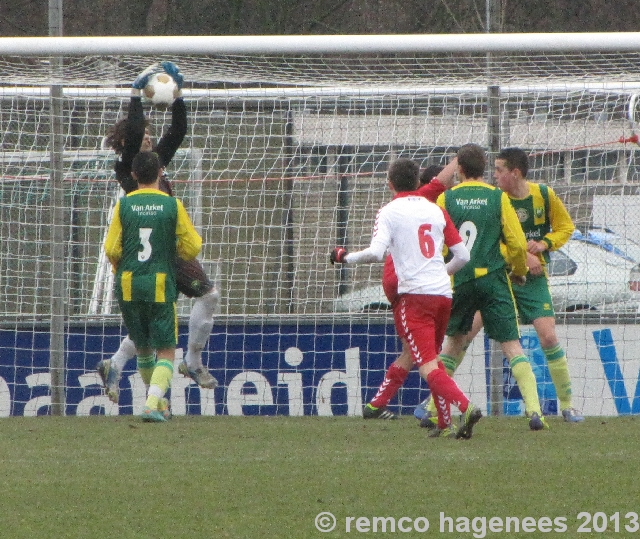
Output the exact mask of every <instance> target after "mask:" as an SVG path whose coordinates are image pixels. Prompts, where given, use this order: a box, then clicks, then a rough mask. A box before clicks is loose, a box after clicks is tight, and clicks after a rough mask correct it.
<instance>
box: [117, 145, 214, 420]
mask: <svg viewBox="0 0 640 539" xmlns="http://www.w3.org/2000/svg"><path fill="white" fill-rule="evenodd" d="M161 172H162V169H161V167H160V160H159V158H158V155H157V154H156V153H154V152H139V153H138V155H136V157H135V158H134V160H133V163H132V174H133V177H134V178H135V179H136V180H137V182H138V185H139V188H138V189H136V190H134V191H132V192H131V193H130V194H128V195H127V196H125V197H122V198H121V199H120V200H119V201H118V203H117V204H116V207H115V210H114V215H113V219H112V221H111V224H110V225H109V230H108V232H107V238H106V240H105V252H106V254H107V257H108V258H109V261H110V262H111V264H112V265H113V268H114V270H115V273H116V279H115V292H116V297H117V299H118V305H119V306H120V310H121V312H122V318H123V320H124V323H125V325H126V327H127V330H128V332H129V336H130V337H131V340H132V341H133V343H134V344H135V346H136V349H137V351H138V356H139V360H140V359H143V360H144V359H148V360H149V366H148V368H146V369H140V374H141V375H142V376H143V379H144V382H145V385H148V386H149V390H148V394H147V401H146V406H145V409H144V412H143V415H142V418H143V420H144V421H154V422H160V421H166V418H165V416H164V414H163V413H162V412H163V408H164V403H161V400H162V399H163V398H164V394H165V393H166V391H167V389H168V388H169V386H170V385H171V379H172V377H173V360H174V358H175V347H176V344H177V341H178V318H177V313H176V299H177V297H178V285H177V280H176V264H175V261H176V257H180V258H182V259H183V260H193V259H194V258H195V257H196V256H197V255H198V253H199V252H200V249H201V248H202V239H201V238H200V236H199V234H198V233H197V232H196V230H195V228H194V227H193V224H192V222H191V219H190V218H189V215H188V214H187V212H186V210H185V209H184V206H183V205H182V202H180V201H179V200H178V199H176V198H174V197H172V196H169V195H168V194H167V193H164V192H162V191H160V188H159V181H160V175H161ZM154 352H155V355H156V358H154ZM145 376H146V379H145Z"/></svg>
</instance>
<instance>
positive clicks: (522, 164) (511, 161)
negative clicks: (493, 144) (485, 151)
mask: <svg viewBox="0 0 640 539" xmlns="http://www.w3.org/2000/svg"><path fill="white" fill-rule="evenodd" d="M496 159H502V160H503V161H504V162H505V165H506V166H507V168H508V169H509V170H513V169H514V168H517V169H518V170H519V171H520V173H521V174H522V177H523V178H526V177H527V172H529V156H528V155H527V154H526V153H525V151H524V150H521V149H520V148H504V149H503V150H501V151H500V153H499V154H498V155H497V156H496Z"/></svg>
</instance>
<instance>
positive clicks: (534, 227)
mask: <svg viewBox="0 0 640 539" xmlns="http://www.w3.org/2000/svg"><path fill="white" fill-rule="evenodd" d="M527 184H528V186H529V195H528V196H526V197H525V198H514V197H511V196H510V197H509V200H510V201H511V205H512V206H513V207H514V209H515V210H516V214H517V216H518V221H520V225H521V226H522V230H524V234H525V236H526V238H527V241H528V240H534V241H544V242H545V243H546V244H547V248H548V250H547V251H545V252H544V253H542V255H541V258H542V260H543V264H546V263H548V262H549V251H555V250H557V249H559V248H560V247H562V246H563V245H564V244H565V243H567V241H569V238H570V237H571V234H573V230H574V225H573V221H572V220H571V216H570V215H569V212H568V211H567V209H566V208H565V207H564V204H563V203H562V201H561V200H560V198H558V196H557V195H556V194H555V192H554V191H553V189H551V187H549V186H547V185H544V184H537V183H532V182H527Z"/></svg>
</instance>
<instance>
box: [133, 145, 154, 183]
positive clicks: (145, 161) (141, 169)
mask: <svg viewBox="0 0 640 539" xmlns="http://www.w3.org/2000/svg"><path fill="white" fill-rule="evenodd" d="M131 172H133V173H134V174H135V175H136V178H137V180H138V183H139V184H143V185H149V184H150V183H153V182H154V181H156V179H157V178H158V176H159V172H160V158H159V157H158V154H157V153H156V152H139V153H138V154H137V155H136V156H135V157H134V158H133V163H131Z"/></svg>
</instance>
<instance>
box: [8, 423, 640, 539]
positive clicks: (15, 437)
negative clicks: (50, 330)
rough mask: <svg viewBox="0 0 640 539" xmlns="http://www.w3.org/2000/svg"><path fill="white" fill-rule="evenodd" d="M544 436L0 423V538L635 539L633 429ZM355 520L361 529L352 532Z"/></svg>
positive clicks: (366, 426) (580, 428)
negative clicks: (319, 521) (318, 523)
mask: <svg viewBox="0 0 640 539" xmlns="http://www.w3.org/2000/svg"><path fill="white" fill-rule="evenodd" d="M551 427H552V428H551V430H549V431H544V432H531V431H529V430H528V428H527V423H526V420H524V419H522V418H500V419H496V418H489V419H483V420H482V421H481V422H480V423H479V425H478V426H477V427H476V431H475V434H474V437H473V439H471V440H469V441H462V440H447V439H428V438H427V437H426V432H425V431H424V430H423V429H419V428H417V426H416V422H415V421H414V420H413V418H410V417H403V418H402V419H401V420H400V421H393V422H389V421H375V420H372V421H367V422H365V421H363V420H362V419H355V418H344V417H341V418H320V417H306V418H288V417H264V416H263V417H226V416H218V417H178V418H174V419H173V420H172V421H171V422H169V423H167V424H146V423H141V422H140V421H139V420H138V419H137V418H135V417H131V416H120V417H103V416H102V417H101V416H93V417H87V418H76V417H67V418H58V417H38V418H7V419H4V420H2V430H1V432H2V434H1V436H0V454H1V455H2V459H1V460H0V466H1V467H2V472H1V475H0V477H1V478H2V483H1V484H2V495H1V498H0V507H1V511H0V537H2V538H5V539H19V538H29V539H47V538H83V539H84V538H87V539H103V538H104V539H106V538H109V539H112V538H118V539H129V538H131V539H133V538H136V539H140V538H149V539H164V538H167V539H182V538H185V539H186V538H189V539H201V538H202V539H205V538H207V539H209V538H211V539H213V538H218V537H221V538H246V539H271V538H274V539H280V538H282V539H284V538H292V539H304V538H316V537H328V538H336V537H353V536H363V537H366V536H390V535H391V536H396V535H399V536H402V537H438V538H444V537H451V538H453V537H475V538H481V537H532V538H537V537H562V538H573V537H581V538H584V537H603V538H604V537H640V529H639V530H638V531H636V532H633V531H631V532H629V531H626V530H625V525H626V526H627V528H628V529H631V530H633V526H634V525H633V522H632V517H626V516H625V515H626V514H627V513H628V512H635V513H638V514H640V466H639V460H640V444H639V436H638V431H639V429H640V419H635V418H629V417H627V418H607V419H602V418H588V419H587V420H586V422H585V423H583V424H580V425H570V424H566V423H563V422H562V421H561V420H559V419H555V420H551ZM321 512H330V513H332V514H333V515H334V516H335V518H336V519H337V524H336V527H335V529H334V530H333V531H331V532H327V533H320V532H319V531H317V530H316V527H315V523H314V522H315V518H316V515H317V514H319V513H321ZM441 512H442V513H444V515H445V516H447V517H451V522H452V524H451V525H452V526H453V529H452V530H451V531H449V528H447V527H446V526H445V529H444V530H441V529H440V513H441ZM581 512H587V513H589V515H590V517H587V516H583V517H580V518H578V514H579V513H581ZM596 513H600V514H599V515H597V516H596ZM615 513H618V522H619V525H618V529H619V530H620V531H619V532H615V527H616V526H615V519H616V517H615ZM348 517H355V518H354V519H353V520H351V521H349V529H350V531H349V532H347V519H348ZM359 517H363V518H364V517H366V518H367V519H369V526H368V527H367V521H366V520H361V521H360V525H359V529H360V531H358V527H357V521H356V519H357V518H359ZM374 517H393V519H394V520H395V523H396V526H399V527H402V528H403V529H404V530H412V529H413V531H406V532H403V531H400V529H399V528H398V527H396V529H395V533H394V532H392V531H391V530H392V529H391V521H390V520H388V521H387V522H386V531H385V532H383V531H382V522H381V521H376V528H375V530H376V531H375V532H374ZM402 517H407V518H408V519H410V520H405V521H403V522H399V521H400V519H401V518H402ZM419 517H422V518H419ZM482 517H484V518H485V525H483V521H482ZM491 517H499V518H500V519H502V521H503V528H502V529H503V531H502V532H497V531H491V530H490V528H489V519H490V518H491ZM507 517H517V518H518V519H519V522H520V523H521V524H522V520H523V519H524V518H525V517H532V518H534V519H535V523H534V524H533V526H534V527H533V528H531V527H528V528H527V529H532V530H533V531H529V532H523V531H522V528H521V529H520V533H516V532H515V531H514V528H513V521H512V523H511V526H512V527H511V528H510V531H509V532H506V531H505V530H506V527H504V525H505V524H506V518H507ZM542 517H548V518H549V523H550V525H549V527H547V526H546V524H545V522H546V521H544V520H543V521H540V520H539V519H541V518H542ZM560 517H564V518H565V519H566V520H565V521H564V526H565V527H566V531H561V528H562V526H557V525H556V524H557V522H554V519H558V518H560ZM425 518H426V519H428V521H429V523H430V526H429V529H428V530H425V525H426V521H425ZM465 518H466V519H467V520H466V522H467V523H468V528H466V529H467V530H468V531H465V527H464V526H465ZM474 519H475V520H474ZM604 519H606V520H607V522H608V527H607V529H606V530H605V531H601V532H594V531H592V532H591V533H579V532H578V528H579V526H580V525H581V524H582V525H585V528H588V527H590V528H591V529H592V530H593V529H594V526H595V528H596V529H600V530H603V529H604V528H603V526H604V524H603V521H604ZM323 522H326V521H323ZM540 523H541V527H542V529H543V530H545V529H549V530H550V531H548V532H544V531H540V529H539V528H538V525H539V524H540ZM497 524H498V522H497V521H494V530H498V529H500V528H498V527H496V526H497ZM447 525H449V524H447ZM456 528H457V529H456ZM483 528H484V532H483ZM367 529H368V531H367V532H365V531H364V530H367ZM416 529H417V530H423V531H416Z"/></svg>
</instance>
